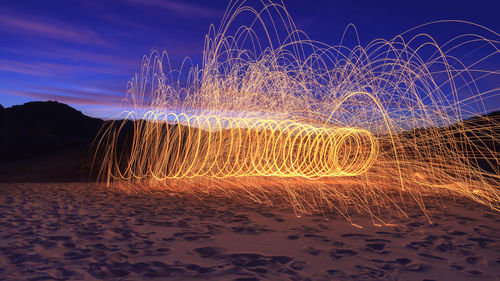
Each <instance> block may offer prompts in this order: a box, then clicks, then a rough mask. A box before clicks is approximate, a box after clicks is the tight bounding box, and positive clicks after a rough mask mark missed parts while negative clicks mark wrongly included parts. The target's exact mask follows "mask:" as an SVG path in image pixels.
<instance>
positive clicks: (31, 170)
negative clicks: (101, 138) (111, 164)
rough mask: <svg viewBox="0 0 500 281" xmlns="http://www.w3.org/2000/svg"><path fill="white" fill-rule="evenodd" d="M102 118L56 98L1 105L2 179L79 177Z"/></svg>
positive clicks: (31, 179)
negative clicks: (87, 113) (6, 105)
mask: <svg viewBox="0 0 500 281" xmlns="http://www.w3.org/2000/svg"><path fill="white" fill-rule="evenodd" d="M103 122H104V121H103V120H100V119H97V118H92V117H88V116H86V115H84V114H83V113H81V112H80V111H77V110H76V109H74V108H72V107H70V106H68V105H66V104H62V103H59V102H55V101H48V102H28V103H25V104H23V105H16V106H12V107H9V108H4V107H3V106H2V107H0V182H2V181H46V180H47V181H52V180H53V181H72V180H79V179H80V178H79V177H78V172H79V171H80V173H81V174H84V173H85V172H84V171H81V170H82V165H85V166H88V164H87V162H89V161H88V158H89V156H90V155H89V147H90V144H91V143H92V141H93V140H94V137H95V136H96V134H97V133H98V132H99V129H100V128H101V126H102V125H103ZM84 162H85V163H84ZM87 174H88V172H87ZM80 176H83V175H80ZM87 177H88V175H87Z"/></svg>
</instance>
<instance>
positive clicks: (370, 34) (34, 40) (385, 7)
mask: <svg viewBox="0 0 500 281" xmlns="http://www.w3.org/2000/svg"><path fill="white" fill-rule="evenodd" d="M247 2H248V4H250V5H251V4H252V1H247ZM253 2H258V1H253ZM228 4H229V0H227V1H226V0H193V1H187V0H185V1H182V0H123V1H110V0H86V1H71V0H46V1H26V0H14V1H11V0H2V1H1V3H0V104H2V105H3V106H4V107H8V106H12V105H16V104H22V103H25V102H28V101H34V100H57V101H60V102H63V103H67V104H70V105H71V106H74V107H75V108H77V109H79V110H81V111H83V112H84V113H85V114H88V115H91V116H96V117H110V114H111V112H112V110H110V108H112V107H114V106H116V105H118V104H119V103H120V101H121V100H122V98H123V96H124V93H125V89H126V84H127V82H128V81H129V80H130V79H131V77H132V76H133V75H134V73H136V72H138V71H139V70H140V64H141V60H142V57H143V56H144V55H146V54H148V53H149V52H150V51H151V50H152V49H153V48H156V49H159V50H166V51H167V52H168V54H169V56H170V58H171V59H172V61H173V63H174V66H175V64H180V62H181V61H182V59H183V58H185V57H190V58H191V59H192V61H193V62H194V63H195V64H196V63H197V64H199V63H201V57H202V51H203V42H204V37H205V34H206V33H207V32H208V28H209V26H210V24H214V25H215V26H216V27H218V25H219V23H220V21H221V18H222V16H223V14H224V11H225V9H226V7H227V5H228ZM285 4H286V7H287V10H288V12H289V13H290V14H291V16H292V17H293V19H294V20H295V23H296V25H297V27H298V28H299V29H301V30H303V31H305V32H306V33H307V34H308V36H309V37H310V38H311V39H314V40H317V41H322V42H325V43H327V44H338V42H339V41H340V38H341V36H342V33H343V31H344V29H345V28H346V26H348V25H349V24H351V23H352V24H354V25H355V26H356V29H357V31H358V34H359V37H360V40H361V43H362V45H363V44H367V43H368V42H370V41H371V40H374V39H376V38H386V39H390V38H392V37H394V36H395V35H397V34H400V33H401V32H404V31H406V30H408V29H410V28H412V27H415V26H418V25H420V24H424V23H428V22H432V21H436V20H447V19H458V20H465V21H470V22H474V23H477V24H480V25H482V26H485V27H488V28H490V29H492V30H494V31H496V32H499V31H500V21H499V20H498V11H499V10H500V1H440V0H433V1H426V0H423V1H400V0H398V1H395V0H387V1H354V0H342V1H336V0H307V1H302V0H292V1H285ZM461 28H462V27H461V25H453V26H451V27H448V26H447V27H446V28H443V29H437V30H436V32H437V33H438V35H440V34H444V33H450V34H451V33H460V32H463V31H462V30H461ZM496 83H497V82H496ZM496 102H500V101H498V100H497V101H496ZM496 102H493V104H490V107H491V108H493V109H495V108H499V107H500V104H496Z"/></svg>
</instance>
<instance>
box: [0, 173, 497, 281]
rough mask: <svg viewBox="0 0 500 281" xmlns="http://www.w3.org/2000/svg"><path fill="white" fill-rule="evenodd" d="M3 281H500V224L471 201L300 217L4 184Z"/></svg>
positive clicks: (97, 190) (0, 222) (245, 207)
mask: <svg viewBox="0 0 500 281" xmlns="http://www.w3.org/2000/svg"><path fill="white" fill-rule="evenodd" d="M0 194H1V195H0V210H1V211H0V238H1V239H0V280H25V279H26V280H102V279H111V280H149V279H151V280H165V279H167V278H168V280H454V281H458V280H499V278H500V274H499V272H500V243H499V241H500V216H499V215H498V214H497V213H494V212H492V211H490V210H488V209H487V208H485V207H483V206H479V205H477V204H474V203H471V202H469V201H465V200H463V201H462V200H451V199H450V200H446V199H445V200H444V203H445V206H446V207H443V206H436V207H430V208H429V210H428V215H429V217H430V218H431V220H432V221H433V222H432V223H429V222H428V220H427V219H426V217H425V216H424V214H423V213H422V212H421V211H420V210H419V209H417V208H415V209H414V211H410V212H408V214H409V218H404V217H400V216H391V215H389V214H387V215H386V216H385V219H386V221H387V222H388V223H389V224H388V225H383V226H376V225H374V224H373V222H372V220H371V219H370V217H369V216H366V215H354V216H353V217H352V219H353V221H354V222H355V223H356V224H357V225H359V226H361V227H362V228H360V227H357V226H353V225H352V224H350V223H349V222H347V221H346V220H345V219H344V218H342V217H341V216H340V215H338V214H312V215H304V216H301V217H297V216H296V215H295V214H294V212H293V210H287V209H284V208H280V207H277V206H274V207H269V206H263V205H258V204H255V203H251V202H235V201H234V200H230V199H227V200H220V199H217V200H216V199H215V198H212V199H210V198H206V199H204V200H203V201H200V200H199V199H196V198H186V197H182V198H181V197H177V196H169V197H167V196H163V197H158V196H151V195H147V194H136V195H130V194H124V193H119V192H112V191H109V190H107V189H105V188H103V187H100V186H98V185H96V184H92V183H54V184H50V183H11V184H0Z"/></svg>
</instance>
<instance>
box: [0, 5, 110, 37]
mask: <svg viewBox="0 0 500 281" xmlns="http://www.w3.org/2000/svg"><path fill="white" fill-rule="evenodd" d="M0 29H2V30H3V31H7V32H12V31H16V30H22V31H23V32H30V33H32V34H33V35H34V36H42V37H49V38H53V39H57V40H63V41H67V42H72V43H80V44H88V45H109V44H110V43H109V41H107V40H106V39H105V38H103V37H102V36H101V35H99V34H98V33H97V32H95V31H93V30H91V29H89V28H86V27H82V26H73V25H71V24H69V23H67V22H62V21H58V20H55V19H47V18H36V17H27V16H26V15H23V14H19V13H15V12H12V11H10V10H5V9H1V10H0Z"/></svg>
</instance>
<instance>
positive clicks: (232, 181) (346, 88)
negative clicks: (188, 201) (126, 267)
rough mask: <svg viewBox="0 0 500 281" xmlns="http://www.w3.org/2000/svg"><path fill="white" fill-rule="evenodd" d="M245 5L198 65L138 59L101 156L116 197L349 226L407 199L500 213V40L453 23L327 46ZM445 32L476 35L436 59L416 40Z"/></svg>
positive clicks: (426, 41)
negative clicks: (455, 202)
mask: <svg viewBox="0 0 500 281" xmlns="http://www.w3.org/2000/svg"><path fill="white" fill-rule="evenodd" d="M245 3H246V2H245V1H243V0H242V1H232V2H231V3H230V5H229V7H228V9H227V11H226V13H225V15H224V17H223V19H222V22H221V24H220V28H218V29H216V28H215V27H214V26H213V25H212V26H210V29H209V32H208V34H207V36H206V38H205V45H204V52H203V63H202V64H201V65H195V66H192V65H191V63H190V60H189V59H187V60H185V61H184V62H183V64H182V66H181V67H180V68H179V69H172V67H171V63H170V61H169V57H168V55H167V53H166V52H158V51H153V52H152V53H151V55H149V56H145V57H144V59H143V64H142V68H141V71H140V72H139V73H138V74H136V75H135V77H134V78H133V79H132V80H131V81H130V82H129V83H128V86H127V96H126V98H125V99H124V103H123V105H124V107H125V111H124V112H125V113H124V116H122V117H123V121H119V120H116V121H112V122H109V124H108V125H107V126H106V127H105V128H103V131H102V135H101V136H100V138H99V139H98V141H97V142H96V143H97V149H96V159H97V160H98V161H99V171H100V176H101V178H102V179H103V180H105V181H106V182H107V183H108V184H109V185H110V186H118V187H123V188H126V189H127V190H141V191H153V190H160V191H168V192H167V193H168V194H170V193H172V192H189V193H191V194H213V195H216V196H217V195H226V196H235V197H238V198H240V197H243V198H247V199H250V200H253V201H256V202H260V203H267V204H273V202H284V204H285V205H288V206H291V207H293V208H294V209H295V210H297V211H299V212H308V211H310V210H336V211H339V212H340V213H342V214H343V215H344V216H345V217H346V218H348V217H349V215H348V214H349V213H351V212H352V211H353V210H354V211H358V212H361V211H363V212H365V211H366V212H368V213H370V214H371V215H373V216H376V214H375V213H376V210H378V212H380V210H381V209H396V210H398V212H403V213H404V210H403V209H404V205H405V203H406V202H405V201H407V200H408V198H409V199H410V200H411V201H414V202H416V203H417V205H418V206H419V207H420V208H421V209H422V210H423V211H424V212H425V211H426V205H428V204H430V203H431V202H437V201H438V200H437V199H436V198H439V197H440V196H456V197H464V198H468V199H470V200H473V201H475V202H478V203H480V204H483V205H486V206H488V207H490V208H492V209H494V210H497V211H500V176H499V173H500V170H499V163H500V162H499V153H500V150H499V149H498V148H499V147H500V132H499V131H500V120H499V119H498V118H497V117H490V116H489V115H485V114H484V113H485V111H486V110H485V104H491V101H493V100H494V99H497V98H498V97H499V94H500V87H498V81H500V71H498V70H491V66H492V65H493V66H494V65H498V63H497V62H500V35H499V34H498V33H496V32H495V31H492V30H490V29H487V28H484V27H482V26H479V25H475V24H471V23H466V22H461V21H454V22H449V21H443V22H438V23H433V24H429V25H423V26H420V27H417V28H415V29H412V30H409V31H407V32H405V33H402V34H401V35H398V36H396V37H394V38H392V39H390V40H385V39H376V40H373V41H372V42H370V43H369V44H367V45H364V46H362V45H361V44H360V43H359V41H358V42H357V44H354V46H351V45H352V44H351V45H350V44H343V41H342V40H343V37H342V40H341V43H340V44H338V45H333V46H330V45H327V44H324V43H322V42H317V41H314V40H311V39H309V38H308V37H307V36H306V35H305V34H304V32H302V31H300V30H298V29H297V28H296V27H295V24H294V22H293V20H292V18H291V16H290V14H289V13H288V11H287V10H286V9H285V7H284V4H283V3H282V2H278V3H275V2H269V1H267V0H265V1H261V2H259V3H260V4H256V5H255V6H247V5H245ZM258 5H261V7H260V8H258V7H256V6H258ZM240 16H241V17H242V18H239V17H240ZM248 19H250V20H249V21H248V24H246V25H245V24H243V22H245V20H248ZM439 24H442V25H446V24H456V25H463V26H464V28H470V29H474V30H477V33H474V32H467V33H464V34H462V35H459V36H456V37H453V38H451V39H450V40H448V41H445V43H441V44H438V43H437V42H438V41H437V40H435V39H434V38H433V37H431V36H430V35H428V34H426V33H425V32H423V31H421V30H422V29H425V28H426V27H429V26H432V25H439ZM348 28H349V27H348ZM281 31H283V32H281ZM257 34H260V35H257ZM476 50H481V52H482V53H481V55H480V56H479V57H477V54H476V53H475V51H476ZM474 54H476V57H475V58H474V59H473V60H472V59H470V58H471V57H473V56H474ZM460 57H463V58H464V59H463V60H460ZM481 114H482V115H481ZM478 115H479V116H478ZM472 116H476V117H474V118H471V117H472ZM468 118H469V119H468ZM122 146H124V147H125V149H123V147H122ZM97 156H98V157H97ZM276 198H279V199H276ZM403 198H405V199H403Z"/></svg>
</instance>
